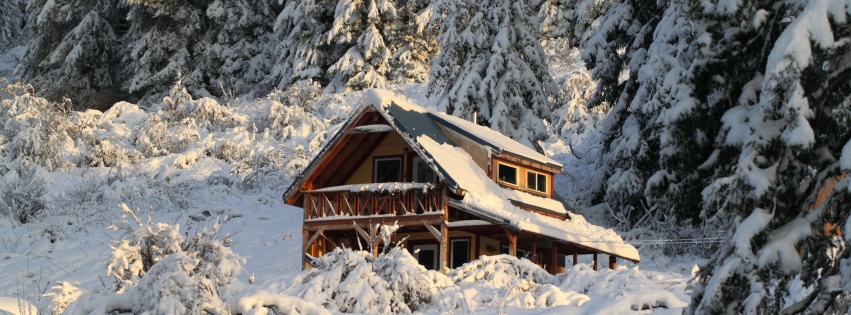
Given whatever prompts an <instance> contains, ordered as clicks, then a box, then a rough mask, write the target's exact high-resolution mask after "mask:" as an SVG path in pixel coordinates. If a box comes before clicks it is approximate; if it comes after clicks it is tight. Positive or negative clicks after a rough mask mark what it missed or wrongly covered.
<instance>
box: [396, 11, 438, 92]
mask: <svg viewBox="0 0 851 315" xmlns="http://www.w3.org/2000/svg"><path fill="white" fill-rule="evenodd" d="M399 2H400V4H399V5H397V8H396V15H397V18H396V19H395V20H394V21H393V23H391V26H390V27H389V30H388V31H389V35H388V42H389V45H390V46H389V48H390V51H391V52H392V53H393V55H392V56H391V57H390V71H389V74H388V75H387V78H388V79H389V80H392V81H396V82H406V81H412V82H426V81H427V80H428V71H429V68H430V67H431V63H432V61H434V57H436V56H437V52H438V51H439V50H440V44H438V42H437V34H436V30H435V29H434V28H429V27H428V24H429V22H430V21H431V16H432V13H433V9H434V7H433V5H432V1H429V0H407V1H399Z"/></svg>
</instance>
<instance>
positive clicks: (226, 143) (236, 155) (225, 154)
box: [209, 139, 249, 164]
mask: <svg viewBox="0 0 851 315" xmlns="http://www.w3.org/2000/svg"><path fill="white" fill-rule="evenodd" d="M248 150H249V148H247V147H246V146H245V145H243V144H241V143H238V142H235V141H233V140H231V139H224V140H222V141H219V142H218V143H216V144H215V146H213V148H211V149H210V150H209V151H210V152H209V153H210V155H212V156H213V157H214V158H217V159H219V160H222V161H227V162H230V163H231V164H237V163H239V162H240V161H242V159H243V158H245V156H246V155H247V154H248Z"/></svg>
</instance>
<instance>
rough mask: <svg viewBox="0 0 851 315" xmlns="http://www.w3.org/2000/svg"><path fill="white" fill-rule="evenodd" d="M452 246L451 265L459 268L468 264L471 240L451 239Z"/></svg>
mask: <svg viewBox="0 0 851 315" xmlns="http://www.w3.org/2000/svg"><path fill="white" fill-rule="evenodd" d="M450 247H451V249H450V253H451V256H452V257H450V259H449V261H450V262H451V263H452V264H451V265H450V267H452V268H458V267H460V266H461V265H463V264H466V263H467V262H469V261H470V240H468V239H457V240H451V241H450Z"/></svg>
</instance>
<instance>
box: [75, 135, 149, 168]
mask: <svg viewBox="0 0 851 315" xmlns="http://www.w3.org/2000/svg"><path fill="white" fill-rule="evenodd" d="M141 159H142V156H141V154H140V153H139V152H138V151H136V150H127V149H125V148H124V147H122V146H120V145H118V144H116V143H115V142H114V141H111V140H109V139H103V140H99V139H98V140H95V143H94V145H93V147H92V148H91V152H90V153H89V155H88V156H87V157H86V158H85V159H84V160H85V161H86V162H87V163H86V164H87V165H88V166H93V167H115V166H126V165H129V164H131V163H134V162H136V161H138V160H141Z"/></svg>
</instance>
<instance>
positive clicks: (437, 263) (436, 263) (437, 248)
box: [410, 243, 440, 270]
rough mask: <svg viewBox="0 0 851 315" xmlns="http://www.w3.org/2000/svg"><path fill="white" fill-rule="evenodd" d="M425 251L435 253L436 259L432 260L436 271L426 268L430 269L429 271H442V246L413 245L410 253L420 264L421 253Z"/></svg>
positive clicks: (429, 244)
mask: <svg viewBox="0 0 851 315" xmlns="http://www.w3.org/2000/svg"><path fill="white" fill-rule="evenodd" d="M417 249H419V250H420V251H419V252H416V250H417ZM423 250H429V251H434V257H433V258H432V264H434V266H433V267H434V269H428V268H426V269H428V270H440V244H437V243H422V244H412V245H411V251H410V252H411V253H412V254H411V255H412V256H414V259H416V260H417V263H419V262H420V252H422V251H423ZM420 266H423V267H427V266H424V265H420Z"/></svg>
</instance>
